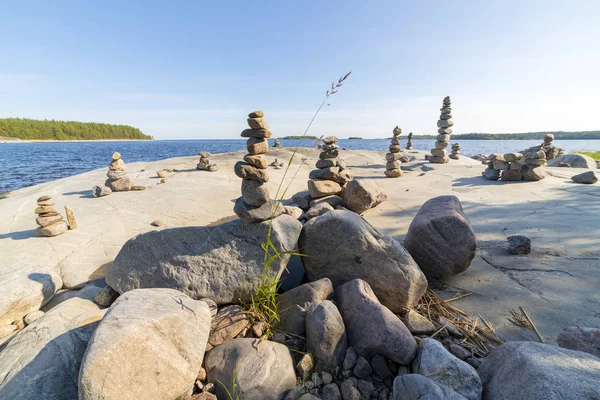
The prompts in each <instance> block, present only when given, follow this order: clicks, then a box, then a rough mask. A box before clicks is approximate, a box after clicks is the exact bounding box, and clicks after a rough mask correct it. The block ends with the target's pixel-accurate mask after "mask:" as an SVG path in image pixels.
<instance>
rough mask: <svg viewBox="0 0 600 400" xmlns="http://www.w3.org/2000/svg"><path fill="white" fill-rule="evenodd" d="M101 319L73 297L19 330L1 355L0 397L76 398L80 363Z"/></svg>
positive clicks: (89, 305)
mask: <svg viewBox="0 0 600 400" xmlns="http://www.w3.org/2000/svg"><path fill="white" fill-rule="evenodd" d="M103 315H104V310H101V309H100V307H98V305H96V304H94V303H93V302H92V301H90V300H86V299H82V298H72V299H69V300H66V301H65V302H63V303H61V304H59V305H58V306H56V307H55V308H53V309H52V310H51V311H49V312H47V313H46V314H44V315H43V316H42V317H41V318H39V319H37V320H36V321H33V322H32V323H31V324H30V325H28V326H26V327H25V328H24V329H23V330H21V331H20V332H18V333H17V334H16V336H14V337H13V338H12V339H11V340H10V342H8V343H7V344H6V346H5V347H4V349H3V350H2V351H0V399H11V400H31V399H51V400H72V399H76V398H77V375H78V374H79V367H80V365H81V359H82V358H83V354H84V353H85V350H86V347H87V345H88V342H89V340H90V337H91V336H92V333H93V332H94V330H95V329H96V327H97V326H98V323H99V322H100V320H101V319H102V316H103Z"/></svg>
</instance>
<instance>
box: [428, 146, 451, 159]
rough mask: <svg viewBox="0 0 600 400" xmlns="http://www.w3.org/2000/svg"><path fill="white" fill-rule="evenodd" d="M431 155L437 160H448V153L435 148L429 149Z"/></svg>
mask: <svg viewBox="0 0 600 400" xmlns="http://www.w3.org/2000/svg"><path fill="white" fill-rule="evenodd" d="M431 154H432V155H433V156H434V157H438V158H448V152H447V151H446V150H439V149H437V148H436V149H431Z"/></svg>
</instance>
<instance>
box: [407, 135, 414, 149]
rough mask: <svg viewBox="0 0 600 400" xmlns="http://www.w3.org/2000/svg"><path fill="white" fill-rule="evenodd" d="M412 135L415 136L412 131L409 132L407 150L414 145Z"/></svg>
mask: <svg viewBox="0 0 600 400" xmlns="http://www.w3.org/2000/svg"><path fill="white" fill-rule="evenodd" d="M412 137H413V133H412V132H410V133H409V134H408V142H406V150H412V149H413V145H412Z"/></svg>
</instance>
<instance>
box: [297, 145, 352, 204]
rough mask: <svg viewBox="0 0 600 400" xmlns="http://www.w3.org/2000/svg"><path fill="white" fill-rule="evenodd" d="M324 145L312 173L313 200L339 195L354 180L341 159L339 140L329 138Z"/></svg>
mask: <svg viewBox="0 0 600 400" xmlns="http://www.w3.org/2000/svg"><path fill="white" fill-rule="evenodd" d="M322 140H323V143H324V145H323V146H321V147H320V149H321V154H319V160H318V161H317V163H316V167H317V169H314V170H312V171H310V174H309V175H308V178H309V179H310V180H309V181H308V192H309V193H310V196H311V197H312V198H313V199H318V198H321V197H326V196H333V195H338V194H340V193H341V192H342V188H343V186H344V185H345V184H346V183H348V182H350V181H351V180H352V173H351V172H350V171H349V170H348V169H346V164H345V163H344V162H343V161H342V160H341V159H340V158H338V157H339V146H338V145H337V144H336V143H337V141H338V138H337V137H335V136H327V137H326V138H323V139H322Z"/></svg>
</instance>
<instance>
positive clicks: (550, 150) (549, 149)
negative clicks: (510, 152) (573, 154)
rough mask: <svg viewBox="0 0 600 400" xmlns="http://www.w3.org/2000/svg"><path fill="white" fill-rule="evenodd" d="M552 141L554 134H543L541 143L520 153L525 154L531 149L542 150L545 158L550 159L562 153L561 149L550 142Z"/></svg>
mask: <svg viewBox="0 0 600 400" xmlns="http://www.w3.org/2000/svg"><path fill="white" fill-rule="evenodd" d="M553 141H554V135H553V134H551V133H549V134H547V135H546V136H544V141H543V143H542V144H540V145H538V146H533V147H530V148H528V149H525V150H522V151H521V153H523V154H526V153H530V152H532V151H533V152H535V151H540V150H542V151H543V152H544V153H545V155H546V160H552V159H553V158H557V157H560V156H562V155H563V154H564V151H563V149H561V148H560V147H556V146H554V144H553V143H552V142H553Z"/></svg>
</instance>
